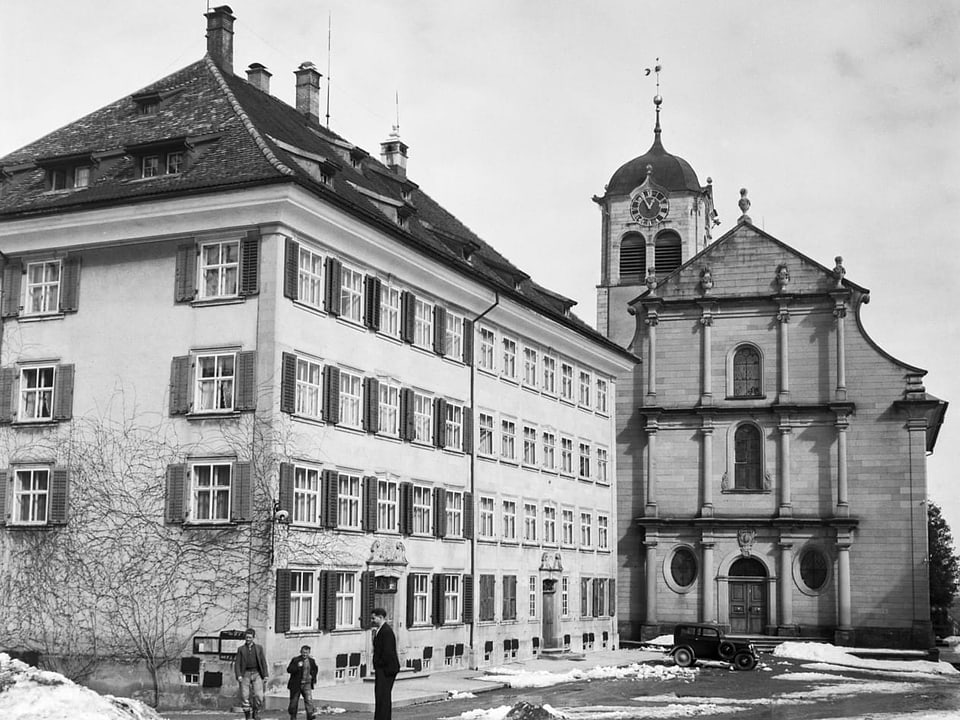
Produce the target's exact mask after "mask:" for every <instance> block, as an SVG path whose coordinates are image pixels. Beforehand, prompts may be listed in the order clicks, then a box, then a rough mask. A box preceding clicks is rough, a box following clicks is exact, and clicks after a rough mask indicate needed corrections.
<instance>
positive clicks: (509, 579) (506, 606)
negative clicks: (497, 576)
mask: <svg viewBox="0 0 960 720" xmlns="http://www.w3.org/2000/svg"><path fill="white" fill-rule="evenodd" d="M501 617H502V618H503V619H504V620H516V619H517V576H516V575H504V576H503V614H502V615H501Z"/></svg>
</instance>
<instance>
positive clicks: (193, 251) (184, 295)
mask: <svg viewBox="0 0 960 720" xmlns="http://www.w3.org/2000/svg"><path fill="white" fill-rule="evenodd" d="M176 262H177V269H176V273H175V274H174V292H173V299H174V302H178V303H185V302H192V301H193V299H194V298H195V297H196V296H197V246H196V244H195V243H190V244H189V245H180V246H179V247H178V248H177V260H176Z"/></svg>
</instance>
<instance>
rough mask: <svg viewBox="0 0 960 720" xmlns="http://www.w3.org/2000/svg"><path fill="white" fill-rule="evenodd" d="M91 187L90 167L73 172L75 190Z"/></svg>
mask: <svg viewBox="0 0 960 720" xmlns="http://www.w3.org/2000/svg"><path fill="white" fill-rule="evenodd" d="M181 157H182V155H181ZM178 172H179V171H178ZM89 185H90V167H89V166H86V165H84V166H81V167H78V168H75V169H74V171H73V186H74V187H75V188H85V187H87V186H89Z"/></svg>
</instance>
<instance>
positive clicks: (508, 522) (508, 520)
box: [501, 500, 517, 541]
mask: <svg viewBox="0 0 960 720" xmlns="http://www.w3.org/2000/svg"><path fill="white" fill-rule="evenodd" d="M501 525H502V526H503V539H504V540H508V541H513V540H516V539H517V503H516V501H515V500H504V501H503V522H502V523H501Z"/></svg>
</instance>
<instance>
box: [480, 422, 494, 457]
mask: <svg viewBox="0 0 960 720" xmlns="http://www.w3.org/2000/svg"><path fill="white" fill-rule="evenodd" d="M477 427H478V428H479V432H480V441H479V443H478V447H477V452H479V453H480V454H481V455H493V415H491V414H490V413H485V412H481V413H480V414H479V416H478V420H477Z"/></svg>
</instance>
